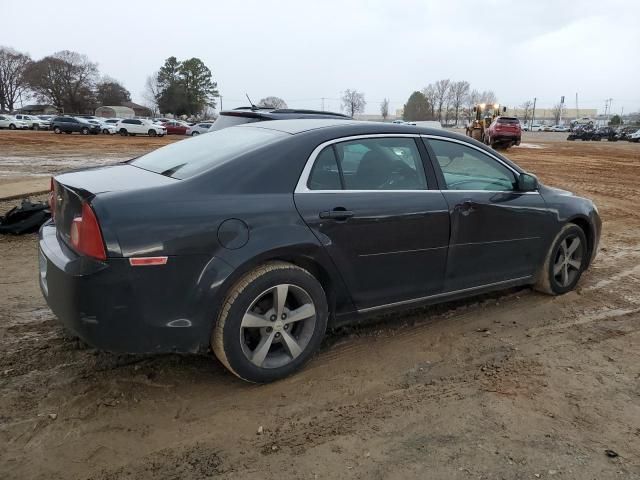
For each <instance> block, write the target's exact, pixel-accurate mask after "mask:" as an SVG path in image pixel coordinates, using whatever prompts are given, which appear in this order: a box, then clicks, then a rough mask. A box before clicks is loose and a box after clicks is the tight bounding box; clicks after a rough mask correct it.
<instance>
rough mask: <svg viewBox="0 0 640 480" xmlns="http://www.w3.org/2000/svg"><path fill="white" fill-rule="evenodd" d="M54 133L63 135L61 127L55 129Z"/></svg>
mask: <svg viewBox="0 0 640 480" xmlns="http://www.w3.org/2000/svg"><path fill="white" fill-rule="evenodd" d="M53 133H57V134H61V133H62V130H60V127H53Z"/></svg>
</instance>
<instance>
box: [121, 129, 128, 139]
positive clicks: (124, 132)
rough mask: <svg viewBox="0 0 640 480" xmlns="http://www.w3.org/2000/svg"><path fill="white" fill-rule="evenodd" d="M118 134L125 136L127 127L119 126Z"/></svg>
mask: <svg viewBox="0 0 640 480" xmlns="http://www.w3.org/2000/svg"><path fill="white" fill-rule="evenodd" d="M120 135H122V136H123V137H126V136H127V135H128V132H127V129H126V128H121V129H120Z"/></svg>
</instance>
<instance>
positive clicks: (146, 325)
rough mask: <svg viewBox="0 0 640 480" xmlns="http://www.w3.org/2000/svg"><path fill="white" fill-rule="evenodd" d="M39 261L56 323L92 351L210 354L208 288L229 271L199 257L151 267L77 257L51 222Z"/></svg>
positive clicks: (210, 291) (42, 286)
mask: <svg viewBox="0 0 640 480" xmlns="http://www.w3.org/2000/svg"><path fill="white" fill-rule="evenodd" d="M39 256H40V259H39V263H40V274H39V280H40V289H41V291H42V293H43V295H44V297H45V299H46V301H47V303H48V304H49V307H50V308H51V310H52V311H53V313H54V314H55V315H56V317H58V319H59V320H60V321H61V322H62V324H63V325H64V326H65V327H66V328H67V329H68V330H70V331H71V332H72V333H74V334H75V335H77V336H78V337H80V338H81V339H82V340H84V341H85V342H86V343H88V344H89V345H91V346H93V347H96V348H98V349H101V350H108V351H112V352H120V353H161V352H184V353H196V352H200V351H206V349H207V348H208V346H209V339H210V335H211V330H212V327H213V322H214V321H215V318H216V317H217V315H216V313H215V310H214V309H213V308H212V306H213V304H214V302H213V301H212V295H213V293H215V291H214V289H212V288H211V286H212V285H219V284H221V283H223V281H224V279H225V278H226V277H227V276H228V275H229V274H230V273H231V267H230V266H229V265H228V264H226V263H225V262H223V261H222V260H219V259H217V258H214V259H210V260H209V261H207V259H206V258H205V257H200V256H185V257H184V258H183V257H171V258H170V259H169V261H168V262H167V265H164V266H151V267H149V266H147V267H132V266H131V265H130V264H129V261H128V259H126V258H113V259H107V261H104V262H102V261H97V260H93V259H91V258H88V257H83V256H78V255H77V254H75V253H74V252H73V251H72V250H71V249H69V248H68V247H67V246H66V244H64V242H62V241H61V240H60V239H59V238H58V235H57V233H56V228H55V226H54V225H53V224H52V223H51V222H48V223H45V224H44V225H43V227H42V228H41V229H40V241H39ZM167 267H168V268H167Z"/></svg>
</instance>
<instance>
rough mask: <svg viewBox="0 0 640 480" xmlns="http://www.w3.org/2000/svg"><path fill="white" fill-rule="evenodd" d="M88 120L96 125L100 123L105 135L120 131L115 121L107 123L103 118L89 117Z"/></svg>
mask: <svg viewBox="0 0 640 480" xmlns="http://www.w3.org/2000/svg"><path fill="white" fill-rule="evenodd" d="M87 121H88V122H89V123H92V124H94V125H98V126H99V127H100V131H101V132H102V133H103V134H105V135H115V134H116V133H118V128H117V127H116V125H115V124H113V123H107V122H106V121H104V120H102V119H97V120H91V119H89V120H87Z"/></svg>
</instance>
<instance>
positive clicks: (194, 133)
mask: <svg viewBox="0 0 640 480" xmlns="http://www.w3.org/2000/svg"><path fill="white" fill-rule="evenodd" d="M196 135H200V132H191V136H192V137H195V136H196Z"/></svg>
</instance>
